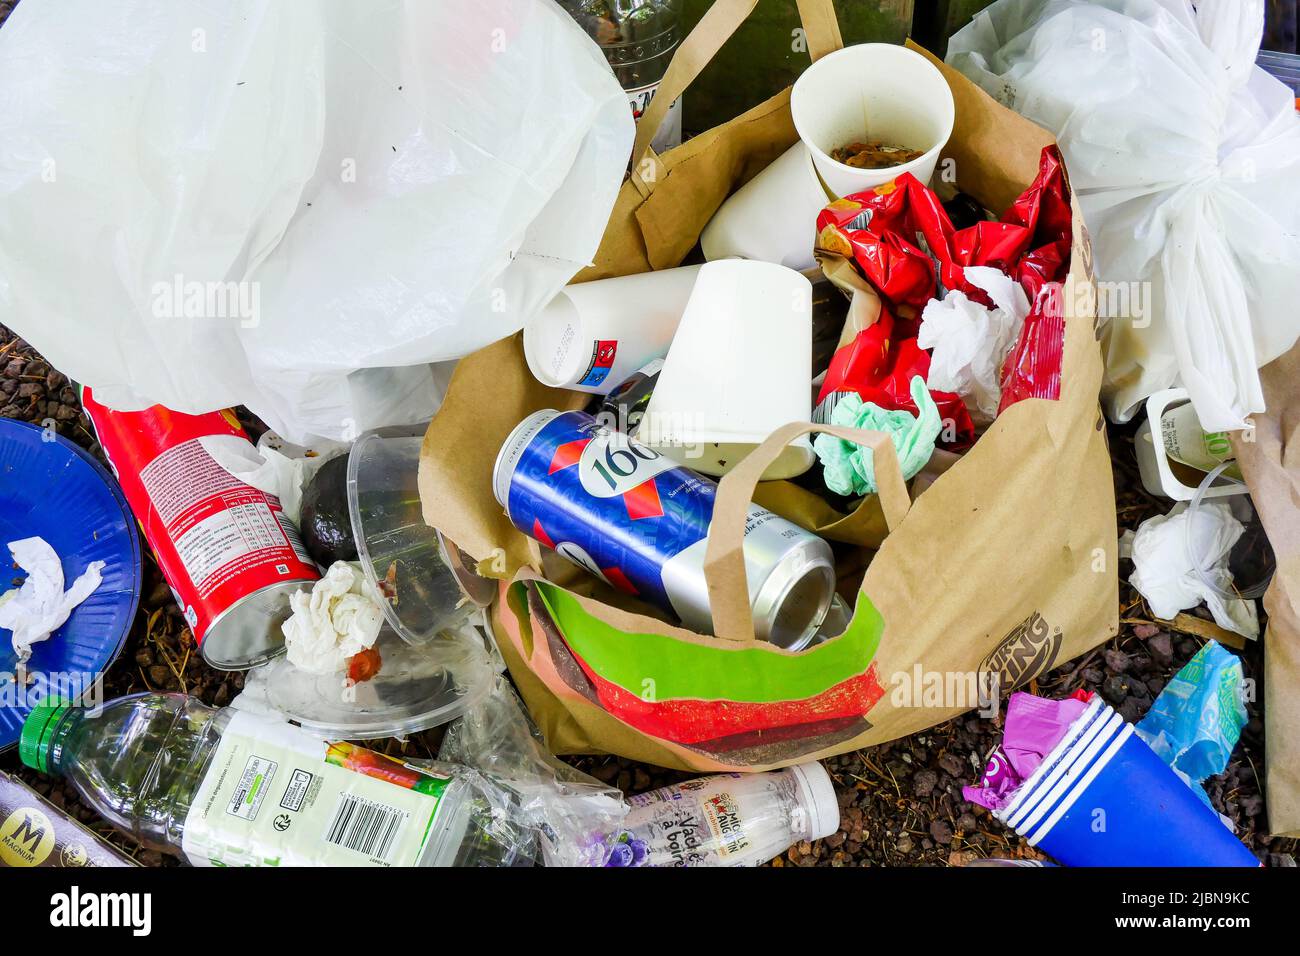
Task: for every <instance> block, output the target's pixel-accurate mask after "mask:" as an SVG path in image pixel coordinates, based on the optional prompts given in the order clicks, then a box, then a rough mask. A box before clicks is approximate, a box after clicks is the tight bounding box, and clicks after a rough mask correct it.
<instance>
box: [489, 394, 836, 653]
mask: <svg viewBox="0 0 1300 956" xmlns="http://www.w3.org/2000/svg"><path fill="white" fill-rule="evenodd" d="M492 484H493V492H494V493H495V495H496V498H497V501H499V502H501V504H502V505H503V506H504V507H505V509H506V514H507V515H508V516H509V517H510V521H511V523H513V524H514V526H515V527H516V528H518V529H519V530H520V531H522V532H523V533H524V534H526V535H528V536H529V537H531V538H534V539H536V540H537V541H539V542H541V543H542V544H544V545H546V546H547V547H548V548H551V549H553V550H554V551H556V552H557V553H558V554H560V555H562V556H563V557H565V558H567V559H568V560H569V561H572V562H573V563H574V564H577V565H578V566H579V567H581V568H583V569H584V570H586V571H588V572H590V573H591V574H594V575H596V576H597V577H599V578H601V579H602V580H604V581H605V582H606V583H608V584H610V585H611V586H613V587H615V588H617V589H619V590H620V591H623V592H625V593H627V594H630V595H633V596H634V597H637V598H640V599H641V600H643V601H647V602H649V603H651V604H654V605H656V606H657V607H660V608H662V609H663V610H665V611H667V612H669V613H670V614H674V615H676V616H677V617H678V618H680V619H681V621H682V623H683V624H684V625H685V626H686V627H688V628H690V629H692V630H695V631H701V632H705V633H711V632H712V630H713V617H712V614H711V613H710V610H709V592H708V586H707V584H706V583H705V580H704V551H705V548H706V546H707V536H708V532H709V522H710V521H711V520H712V518H713V502H714V497H715V495H716V493H717V487H718V486H717V485H716V484H715V483H714V482H713V481H712V480H710V479H708V478H706V477H704V476H703V475H699V474H696V473H695V472H694V471H691V470H690V469H689V468H684V467H682V466H681V465H678V464H677V463H675V462H674V461H672V460H671V459H669V458H666V457H664V456H662V455H661V454H659V453H658V452H657V451H654V450H653V449H650V448H647V447H646V446H644V445H642V444H640V443H638V442H637V441H635V440H634V439H631V438H629V437H628V436H627V435H624V434H623V433H621V432H617V431H614V430H612V429H610V428H607V427H606V426H604V425H602V424H601V423H600V422H599V421H597V420H596V419H595V418H593V417H592V416H591V415H588V414H587V413H586V412H577V411H573V412H558V411H555V410H554V409H544V410H542V411H539V412H535V413H534V414H532V415H530V416H529V417H528V418H526V419H524V420H523V421H522V422H520V423H519V425H518V426H517V427H516V428H515V430H514V431H513V432H511V433H510V437H509V438H507V439H506V441H505V444H504V445H502V447H501V451H500V453H499V454H498V455H497V461H496V466H495V468H494V469H493V475H492ZM744 555H745V572H746V577H747V579H748V582H749V598H750V605H751V607H752V608H753V613H754V633H755V635H756V636H757V637H758V638H759V639H760V640H767V641H770V642H771V643H773V644H775V645H777V646H778V647H784V648H788V649H790V650H800V649H802V648H804V647H806V646H808V644H809V643H811V642H812V640H813V638H814V637H815V636H816V635H817V632H818V628H819V627H820V626H821V623H822V620H823V619H824V618H825V617H826V613H827V611H828V609H829V608H830V606H831V599H832V597H833V596H834V592H835V571H834V562H833V556H832V553H831V549H830V545H828V544H827V543H826V542H825V541H823V540H822V539H821V538H819V537H817V536H816V535H814V534H811V533H809V532H808V531H805V530H804V529H803V528H800V527H799V526H798V525H796V524H793V523H792V522H789V521H786V520H785V519H784V518H782V517H780V516H778V515H775V514H773V513H772V512H770V511H768V510H767V509H765V508H760V507H758V506H757V505H753V504H751V505H750V507H749V514H748V517H747V519H746V522H745V543H744Z"/></svg>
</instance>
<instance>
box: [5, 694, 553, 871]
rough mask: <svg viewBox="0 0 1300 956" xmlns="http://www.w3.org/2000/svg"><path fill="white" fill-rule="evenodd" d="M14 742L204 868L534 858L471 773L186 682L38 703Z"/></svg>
mask: <svg viewBox="0 0 1300 956" xmlns="http://www.w3.org/2000/svg"><path fill="white" fill-rule="evenodd" d="M19 754H20V756H21V758H22V761H23V763H25V764H27V766H29V767H32V768H34V769H36V770H39V771H42V772H43V773H50V774H57V775H59V776H62V777H64V778H65V779H66V780H68V782H70V783H71V784H72V785H73V786H74V787H75V788H76V790H77V792H78V793H80V794H81V796H82V799H84V800H85V802H86V803H87V804H89V805H90V806H91V807H93V808H94V810H95V811H96V812H97V813H99V814H100V815H101V816H103V817H104V818H105V819H106V820H108V821H109V822H110V823H112V824H113V825H114V826H115V827H117V828H118V829H120V830H123V831H125V832H126V833H129V834H131V836H133V837H134V838H135V839H136V840H138V841H139V842H140V843H142V844H144V845H145V846H147V847H151V848H153V849H157V850H162V851H164V852H170V853H177V852H178V851H179V852H180V853H183V854H184V856H186V857H187V858H188V859H189V860H190V862H191V863H193V864H195V865H197V866H208V865H211V866H279V865H284V866H330V865H339V866H367V865H371V866H417V865H418V866H451V865H454V866H510V865H515V864H530V863H531V862H532V859H531V856H530V851H531V847H530V846H529V845H528V843H527V840H526V839H525V838H524V837H523V836H522V835H521V834H519V833H518V832H517V831H513V830H510V829H509V827H508V825H504V824H503V823H502V820H501V814H500V813H494V812H493V808H492V806H491V805H490V802H489V801H490V798H489V797H488V795H487V784H486V783H485V781H484V780H483V778H482V777H480V776H479V775H477V774H475V773H474V772H473V771H468V770H465V769H464V768H459V767H456V766H454V765H451V764H436V763H429V764H421V765H420V766H415V765H412V764H410V763H404V762H402V761H399V760H394V759H393V758H390V757H386V756H384V755H382V754H378V753H375V752H373V751H370V750H366V749H364V748H362V747H358V746H355V745H353V744H350V743H330V742H327V741H325V740H321V739H319V738H317V737H313V736H312V735H311V734H309V733H307V732H306V731H304V730H301V729H300V728H298V727H295V726H293V725H292V724H289V723H285V722H283V721H279V720H275V719H273V718H268V717H263V716H260V715H256V714H251V713H248V712H246V711H240V710H233V709H231V708H221V709H219V708H215V707H209V706H207V705H206V704H203V703H202V702H200V701H198V700H196V699H195V698H193V697H187V696H185V695H183V694H136V695H133V696H130V697H123V698H120V699H118V700H115V701H111V702H110V703H108V704H105V705H104V706H103V708H102V709H100V710H92V709H88V708H84V707H76V706H72V705H69V704H67V703H64V702H61V701H44V702H42V703H41V704H38V705H37V706H36V707H35V708H34V709H33V710H32V712H31V714H30V715H29V716H28V718H27V720H26V722H25V723H24V725H23V729H22V735H21V738H20V741H19ZM497 809H498V810H499V809H500V808H499V807H498V808H497ZM512 837H518V838H517V839H514V838H512Z"/></svg>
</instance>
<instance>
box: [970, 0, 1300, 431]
mask: <svg viewBox="0 0 1300 956" xmlns="http://www.w3.org/2000/svg"><path fill="white" fill-rule="evenodd" d="M1263 25H1264V3H1263V0H1197V2H1196V3H1195V4H1193V3H1192V2H1191V0H1001V2H999V3H995V4H994V5H993V6H991V7H989V8H988V9H987V10H985V11H983V12H982V13H980V14H978V15H977V16H976V17H975V19H974V20H973V21H972V22H971V24H970V25H969V26H967V27H966V28H965V29H963V30H962V31H961V32H959V33H957V34H956V35H955V36H954V37H953V38H952V40H951V41H950V43H949V46H948V62H949V63H950V64H952V65H953V66H955V67H956V68H957V69H959V70H961V71H962V72H963V73H964V74H965V75H966V76H968V77H970V78H971V79H972V80H974V81H975V82H976V83H978V84H979V85H980V86H982V87H983V88H984V89H985V90H986V91H987V92H988V93H990V94H991V95H992V96H994V97H995V98H996V99H998V100H999V101H1000V102H1002V103H1003V104H1004V105H1006V106H1009V107H1010V108H1012V109H1014V110H1016V111H1017V112H1019V113H1021V114H1023V115H1024V116H1026V117H1028V118H1029V119H1031V120H1033V121H1034V122H1036V123H1038V124H1039V125H1041V126H1043V127H1045V128H1046V129H1048V130H1049V131H1051V132H1052V133H1054V134H1055V135H1056V138H1057V141H1058V143H1059V144H1060V148H1061V152H1062V153H1063V154H1064V156H1065V160H1066V162H1067V163H1068V165H1069V170H1070V180H1071V183H1072V185H1073V187H1074V189H1075V191H1076V193H1077V194H1078V197H1079V203H1080V205H1081V206H1082V208H1083V214H1084V218H1085V219H1086V221H1087V224H1088V228H1089V230H1091V233H1092V238H1093V243H1094V250H1095V254H1096V259H1095V267H1096V273H1097V279H1098V292H1099V293H1100V295H1099V298H1098V314H1099V316H1100V317H1102V318H1108V319H1109V320H1110V324H1109V327H1108V330H1107V334H1106V338H1105V340H1104V349H1105V357H1106V381H1105V386H1104V393H1103V394H1104V398H1105V401H1106V405H1107V411H1108V413H1109V414H1110V415H1111V417H1112V418H1114V419H1116V420H1117V421H1127V420H1128V419H1129V418H1131V417H1132V416H1133V415H1134V414H1135V413H1136V410H1137V407H1138V405H1139V404H1140V403H1141V402H1142V400H1143V399H1145V398H1146V397H1147V396H1149V395H1151V394H1153V393H1155V392H1158V391H1160V390H1161V389H1165V388H1169V387H1171V386H1174V385H1176V384H1181V385H1182V386H1183V387H1184V388H1186V389H1187V391H1188V392H1189V393H1190V394H1191V399H1192V403H1193V404H1194V405H1195V406H1196V413H1197V416H1198V417H1199V418H1200V420H1201V424H1202V425H1204V426H1205V428H1206V429H1207V430H1210V431H1234V430H1237V429H1240V428H1244V427H1246V422H1245V420H1246V418H1247V417H1248V416H1249V415H1250V414H1251V413H1252V412H1259V411H1263V410H1264V397H1263V393H1262V391H1261V388H1260V380H1259V372H1258V369H1259V368H1260V367H1261V366H1263V365H1264V364H1266V363H1268V362H1270V361H1272V360H1273V359H1275V358H1277V357H1278V356H1279V355H1281V354H1283V353H1284V352H1286V351H1287V350H1288V349H1289V348H1290V347H1291V346H1292V344H1294V343H1295V341H1296V335H1297V332H1300V324H1298V323H1297V322H1296V321H1295V314H1294V313H1295V303H1296V302H1297V300H1300V239H1297V235H1298V234H1300V185H1298V184H1300V117H1297V114H1296V109H1295V93H1294V91H1292V90H1290V89H1288V88H1287V87H1286V86H1285V85H1284V84H1283V83H1281V82H1280V81H1279V80H1277V79H1275V78H1273V77H1271V76H1269V75H1268V74H1267V73H1266V72H1264V71H1263V70H1262V69H1258V68H1257V67H1256V66H1255V58H1256V55H1257V54H1258V53H1259V46H1260V38H1261V35H1262V32H1263Z"/></svg>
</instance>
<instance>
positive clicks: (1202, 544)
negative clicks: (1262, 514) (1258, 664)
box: [1120, 500, 1259, 638]
mask: <svg viewBox="0 0 1300 956" xmlns="http://www.w3.org/2000/svg"><path fill="white" fill-rule="evenodd" d="M1192 517H1193V516H1192V515H1191V513H1190V512H1188V510H1187V502H1186V501H1180V502H1179V503H1178V504H1177V505H1175V506H1174V508H1173V510H1171V511H1170V512H1169V514H1167V515H1157V516H1156V517H1154V518H1148V519H1147V520H1146V521H1144V522H1142V524H1140V525H1138V529H1137V532H1136V533H1134V532H1132V531H1126V532H1125V533H1124V536H1123V538H1122V539H1121V541H1120V554H1121V557H1131V558H1132V559H1133V573H1132V574H1131V575H1129V579H1128V583H1129V584H1131V585H1133V587H1135V588H1137V590H1138V592H1139V593H1140V594H1141V595H1142V596H1143V597H1144V598H1146V602H1147V604H1148V605H1149V606H1150V608H1151V613H1152V614H1154V615H1155V616H1156V617H1158V618H1160V619H1161V620H1166V621H1167V620H1170V619H1172V618H1173V617H1175V616H1176V615H1177V614H1178V612H1179V611H1186V610H1188V609H1189V608H1194V607H1196V606H1197V605H1198V604H1200V603H1201V602H1202V601H1204V602H1205V606H1206V607H1208V608H1209V609H1210V613H1211V614H1212V615H1213V616H1214V621H1215V623H1216V624H1218V625H1219V626H1220V627H1222V628H1226V629H1227V630H1229V631H1234V632H1236V633H1237V634H1241V635H1244V636H1245V637H1249V638H1257V637H1259V612H1258V611H1256V610H1255V602H1254V601H1243V600H1224V598H1223V597H1222V596H1220V595H1219V594H1218V593H1217V592H1216V591H1215V590H1214V589H1213V588H1210V587H1209V586H1207V585H1206V583H1205V582H1204V581H1203V580H1202V579H1201V577H1200V575H1198V574H1197V573H1196V569H1195V568H1194V567H1193V566H1192V559H1191V555H1190V554H1189V553H1188V527H1187V525H1188V522H1189V521H1192ZM1195 519H1196V520H1195V521H1194V522H1193V523H1192V527H1191V533H1192V541H1191V547H1192V548H1194V549H1195V553H1196V554H1199V555H1204V556H1205V563H1207V564H1209V565H1210V568H1211V571H1210V574H1211V576H1212V577H1213V578H1214V581H1215V584H1217V585H1218V587H1219V588H1220V589H1222V590H1229V589H1230V588H1231V586H1232V572H1230V571H1229V570H1228V569H1227V566H1226V564H1227V557H1228V554H1229V552H1231V551H1232V547H1233V545H1235V544H1236V543H1237V539H1239V538H1240V537H1241V535H1242V533H1243V532H1244V531H1245V528H1244V527H1243V525H1242V523H1241V522H1240V521H1238V520H1237V518H1236V517H1235V516H1234V515H1233V513H1232V507H1231V506H1230V505H1229V504H1228V503H1227V502H1226V501H1222V500H1219V501H1204V502H1202V503H1201V506H1200V508H1198V509H1197V511H1196V513H1195ZM1203 566H1204V565H1203Z"/></svg>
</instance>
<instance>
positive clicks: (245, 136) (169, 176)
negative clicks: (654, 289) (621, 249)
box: [0, 0, 634, 441]
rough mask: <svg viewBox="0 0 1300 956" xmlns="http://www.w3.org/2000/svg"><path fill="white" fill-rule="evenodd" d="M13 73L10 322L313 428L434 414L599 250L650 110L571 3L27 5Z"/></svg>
mask: <svg viewBox="0 0 1300 956" xmlns="http://www.w3.org/2000/svg"><path fill="white" fill-rule="evenodd" d="M0 91H3V94H2V95H0V209H3V215H0V323H3V324H4V325H6V326H8V327H9V328H11V329H14V330H15V331H17V332H19V333H20V334H21V335H23V337H24V338H26V339H28V340H29V341H31V342H32V343H33V344H34V345H35V346H36V347H37V348H39V349H40V350H41V351H42V352H43V353H44V354H45V356H46V357H47V358H48V359H49V360H50V361H51V362H52V363H53V364H54V365H56V366H57V367H59V368H60V369H62V370H63V371H64V372H66V373H68V374H69V375H70V376H71V377H72V378H74V379H76V380H78V381H80V382H83V383H85V384H88V385H92V386H93V387H94V388H95V392H96V397H97V398H98V399H100V400H101V401H103V402H104V403H106V404H108V405H110V406H111V407H114V408H121V409H138V408H142V407H145V406H147V405H149V404H152V403H155V402H156V403H161V404H163V405H166V406H168V407H170V408H173V409H175V410H178V411H183V412H190V413H199V412H206V411H211V410H213V409H218V408H224V407H227V406H230V405H235V404H241V403H242V404H245V405H247V406H248V407H249V408H250V409H252V410H253V411H254V412H255V413H256V414H258V415H259V416H260V417H261V418H262V419H263V420H265V421H266V422H267V423H268V424H269V425H270V426H271V427H272V428H274V429H275V430H276V431H278V432H279V433H280V434H282V435H284V436H285V437H286V438H289V439H290V440H293V441H306V440H308V438H309V437H310V436H321V437H326V438H343V437H346V436H348V435H349V434H350V435H353V436H355V435H356V434H359V433H360V432H362V431H365V430H366V429H368V428H370V427H373V426H378V425H387V424H410V423H415V422H419V421H427V420H428V419H429V418H430V417H432V415H433V413H434V412H435V411H436V409H437V403H438V400H439V393H438V388H437V383H436V382H435V381H434V373H433V372H432V371H431V370H430V368H429V366H428V363H430V362H439V361H443V360H450V359H456V358H459V357H461V356H463V355H465V354H467V353H469V352H471V351H473V350H475V349H478V348H480V347H482V346H484V345H487V344H488V343H490V342H493V341H495V340H497V339H500V338H502V337H504V336H507V335H510V334H511V333H513V332H515V331H516V330H518V329H519V328H521V327H522V325H523V323H524V321H525V320H526V319H527V318H528V317H529V316H530V315H531V314H532V313H534V312H536V311H537V310H539V309H540V308H541V307H542V306H543V305H544V304H545V303H546V302H547V301H549V299H550V298H551V297H552V296H553V295H554V294H555V293H556V292H557V291H558V290H559V289H560V288H561V287H562V286H563V285H564V284H565V283H566V282H567V281H568V280H569V279H570V278H571V277H572V276H573V275H574V274H575V273H576V272H577V271H578V270H579V269H580V268H582V267H583V266H584V265H586V264H587V263H588V262H590V260H591V258H592V256H593V255H594V253H595V250H596V248H597V246H598V244H599V241H600V237H601V234H602V233H603V231H604V228H605V224H606V221H607V220H608V218H609V212H610V209H611V207H612V205H613V202H614V198H615V196H616V195H617V192H618V189H619V186H620V183H621V180H622V175H623V172H624V170H625V167H626V164H627V159H628V154H629V152H630V150H631V144H632V137H633V131H634V127H633V121H632V117H631V111H630V110H629V109H628V105H627V98H626V96H625V94H624V93H623V91H622V89H621V88H620V86H619V84H618V82H617V81H616V79H615V78H614V75H613V73H612V72H611V70H610V68H609V66H608V64H607V63H606V62H605V59H604V57H603V55H602V54H601V52H600V49H599V47H597V46H596V44H595V43H594V42H593V41H592V40H591V39H590V38H588V37H587V36H586V35H585V34H584V33H583V31H582V29H581V28H580V27H579V26H578V25H577V24H576V23H575V22H573V21H572V19H571V18H570V17H569V16H568V15H566V14H565V13H564V11H563V10H562V9H561V8H560V7H559V6H558V5H556V4H554V3H551V2H549V0H476V2H474V3H445V2H429V0H367V2H365V3H357V2H355V0H294V2H292V3H285V2H282V0H224V2H221V3H212V2H206V0H168V2H166V3H159V2H157V0H117V2H114V3H105V2H103V0H24V2H23V3H22V4H21V6H19V7H17V8H16V9H15V10H14V12H13V14H12V15H11V16H10V18H9V21H8V22H7V23H6V24H5V27H4V29H3V30H0Z"/></svg>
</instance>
